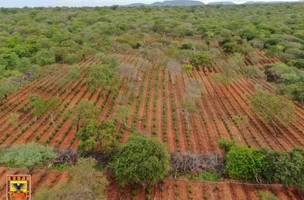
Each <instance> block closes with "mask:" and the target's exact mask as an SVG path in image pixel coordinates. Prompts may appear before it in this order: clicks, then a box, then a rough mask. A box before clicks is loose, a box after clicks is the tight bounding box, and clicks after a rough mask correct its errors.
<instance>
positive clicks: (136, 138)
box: [109, 135, 170, 186]
mask: <svg viewBox="0 0 304 200" xmlns="http://www.w3.org/2000/svg"><path fill="white" fill-rule="evenodd" d="M169 166H170V160H169V154H168V152H167V150H166V147H165V146H164V145H163V144H162V143H161V142H160V141H159V140H157V139H154V138H148V137H145V136H142V135H132V136H130V137H129V139H128V141H127V142H126V143H125V144H123V145H122V146H121V147H120V148H119V150H118V152H117V153H116V154H115V155H114V158H113V161H111V163H110V165H109V169H110V172H111V174H112V175H113V176H114V177H115V180H116V181H117V182H118V183H119V184H120V185H121V186H125V185H131V186H132V185H133V186H134V185H140V184H155V183H156V182H158V181H159V180H160V179H163V178H164V177H165V176H166V174H167V173H168V171H169Z"/></svg>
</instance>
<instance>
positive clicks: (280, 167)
mask: <svg viewBox="0 0 304 200" xmlns="http://www.w3.org/2000/svg"><path fill="white" fill-rule="evenodd" d="M220 147H221V148H223V149H224V150H225V167H224V168H225V173H226V174H227V175H228V176H229V177H231V178H236V179H240V180H245V181H253V182H258V183H261V182H264V183H280V184H283V185H286V186H294V187H297V188H298V189H299V190H300V191H301V192H304V176H303V174H304V150H303V149H293V150H292V151H289V152H277V151H267V150H256V149H253V148H249V147H244V146H239V145H236V144H235V143H233V142H230V141H225V140H222V141H221V142H220Z"/></svg>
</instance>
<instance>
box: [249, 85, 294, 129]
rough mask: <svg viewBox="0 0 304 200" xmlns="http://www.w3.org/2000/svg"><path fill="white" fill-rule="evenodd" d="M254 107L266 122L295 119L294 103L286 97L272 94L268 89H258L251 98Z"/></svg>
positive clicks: (287, 121)
mask: <svg viewBox="0 0 304 200" xmlns="http://www.w3.org/2000/svg"><path fill="white" fill-rule="evenodd" d="M249 100H250V104H251V106H252V107H253V109H254V110H255V111H256V112H257V113H258V115H259V116H260V117H261V119H262V120H263V121H264V122H265V123H274V121H275V120H276V119H281V121H282V122H284V123H286V124H288V123H290V122H292V121H293V119H294V109H295V108H294V105H293V103H292V102H291V101H289V100H288V99H286V98H283V97H280V96H277V95H275V94H271V93H270V92H268V91H264V90H257V92H256V94H255V95H253V96H251V97H250V98H249Z"/></svg>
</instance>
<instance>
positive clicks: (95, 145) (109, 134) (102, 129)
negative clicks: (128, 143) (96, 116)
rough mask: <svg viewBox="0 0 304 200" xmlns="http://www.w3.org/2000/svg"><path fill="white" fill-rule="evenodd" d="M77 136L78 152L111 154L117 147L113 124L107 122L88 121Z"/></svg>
mask: <svg viewBox="0 0 304 200" xmlns="http://www.w3.org/2000/svg"><path fill="white" fill-rule="evenodd" d="M77 135H78V136H79V138H80V141H79V144H78V150H79V151H80V152H94V151H97V150H103V151H105V152H112V151H113V149H114V148H115V147H116V146H117V143H118V140H117V134H116V126H115V123H114V122H112V121H109V120H104V121H101V122H100V121H97V120H90V121H89V122H88V123H87V124H86V125H85V126H84V127H83V128H81V129H80V130H79V131H78V132H77Z"/></svg>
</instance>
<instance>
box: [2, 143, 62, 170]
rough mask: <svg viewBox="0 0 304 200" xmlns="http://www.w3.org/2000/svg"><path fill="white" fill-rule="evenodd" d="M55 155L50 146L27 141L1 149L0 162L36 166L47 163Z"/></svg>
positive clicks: (16, 165)
mask: <svg viewBox="0 0 304 200" xmlns="http://www.w3.org/2000/svg"><path fill="white" fill-rule="evenodd" d="M56 156H57V154H56V153H55V152H54V150H53V149H52V148H50V147H45V146H42V145H38V144H35V143H29V144H21V145H15V146H12V147H10V148H7V149H2V150H1V153H0V163H1V164H5V165H8V166H9V167H38V166H42V165H44V164H47V163H48V162H49V161H50V160H52V159H54V158H55V157H56Z"/></svg>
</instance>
